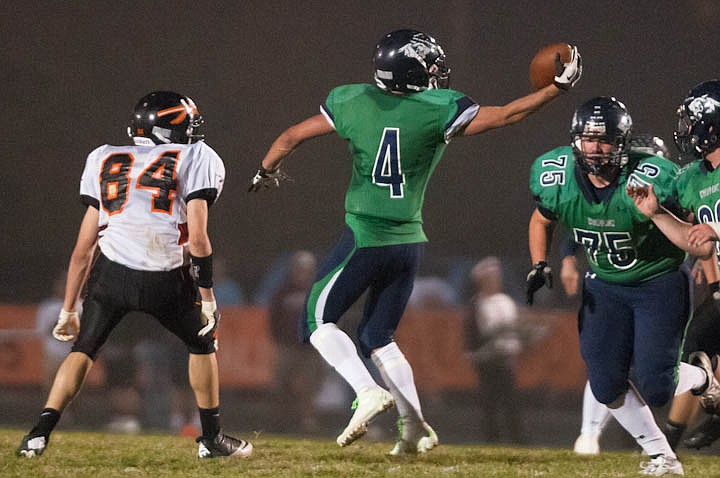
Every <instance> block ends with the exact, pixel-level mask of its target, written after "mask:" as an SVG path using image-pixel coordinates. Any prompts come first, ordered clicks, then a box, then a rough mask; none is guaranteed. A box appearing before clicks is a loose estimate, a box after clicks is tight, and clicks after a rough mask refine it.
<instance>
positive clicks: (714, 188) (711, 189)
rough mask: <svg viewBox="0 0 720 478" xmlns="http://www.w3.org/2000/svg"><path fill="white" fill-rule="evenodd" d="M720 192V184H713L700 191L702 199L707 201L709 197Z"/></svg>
mask: <svg viewBox="0 0 720 478" xmlns="http://www.w3.org/2000/svg"><path fill="white" fill-rule="evenodd" d="M719 190H720V184H713V185H712V186H710V187H709V188H705V189H701V190H700V197H701V198H702V199H705V198H706V197H708V196H709V195H711V194H715V193H716V192H718V191H719Z"/></svg>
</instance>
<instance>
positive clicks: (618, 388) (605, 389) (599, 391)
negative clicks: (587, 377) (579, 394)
mask: <svg viewBox="0 0 720 478" xmlns="http://www.w3.org/2000/svg"><path fill="white" fill-rule="evenodd" d="M590 388H591V389H592V392H593V395H594V396H595V398H596V399H597V401H598V402H600V403H602V404H603V405H607V406H608V407H610V406H611V405H612V406H613V407H614V408H617V407H619V406H620V405H622V401H620V402H618V399H622V397H624V396H625V392H627V389H628V382H627V379H626V380H624V381H622V382H618V383H615V384H613V383H611V382H610V381H605V382H603V383H598V381H595V382H590Z"/></svg>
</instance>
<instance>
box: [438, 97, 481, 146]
mask: <svg viewBox="0 0 720 478" xmlns="http://www.w3.org/2000/svg"><path fill="white" fill-rule="evenodd" d="M452 106H453V107H452V108H450V118H449V119H448V120H447V122H446V123H445V127H444V135H445V142H446V143H449V142H450V140H451V139H452V138H453V137H454V136H455V135H456V134H457V133H458V132H460V131H462V130H463V129H464V128H465V127H466V126H467V125H468V124H469V123H470V122H471V121H472V120H473V119H474V118H475V116H476V115H477V112H478V110H479V109H480V106H478V104H477V103H475V101H473V99H472V98H470V97H469V96H462V97H460V98H457V99H455V101H454V103H453V104H452Z"/></svg>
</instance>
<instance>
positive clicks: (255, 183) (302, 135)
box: [249, 114, 335, 191]
mask: <svg viewBox="0 0 720 478" xmlns="http://www.w3.org/2000/svg"><path fill="white" fill-rule="evenodd" d="M333 131H335V130H334V129H333V127H332V125H331V124H330V123H329V122H328V120H326V119H325V117H324V116H323V115H321V114H318V115H315V116H312V117H310V118H308V119H306V120H305V121H303V122H301V123H298V124H296V125H294V126H291V127H289V128H288V129H286V130H285V131H283V132H282V134H280V136H278V137H277V139H276V140H275V141H274V142H273V144H272V145H271V146H270V149H269V150H268V152H267V153H266V154H265V157H264V158H263V160H262V162H261V163H260V168H259V169H258V171H257V173H256V174H255V176H254V177H253V179H252V182H251V184H250V189H249V190H250V191H257V190H259V189H263V188H268V187H271V186H274V187H277V186H279V185H280V181H282V180H283V179H287V176H286V175H284V174H283V173H281V172H280V164H281V163H282V161H283V160H284V159H285V158H286V157H288V156H289V155H290V154H291V153H292V152H293V151H295V149H296V148H297V147H298V146H300V145H301V144H302V143H303V142H304V141H307V140H308V139H311V138H315V137H318V136H325V135H327V134H330V133H332V132H333Z"/></svg>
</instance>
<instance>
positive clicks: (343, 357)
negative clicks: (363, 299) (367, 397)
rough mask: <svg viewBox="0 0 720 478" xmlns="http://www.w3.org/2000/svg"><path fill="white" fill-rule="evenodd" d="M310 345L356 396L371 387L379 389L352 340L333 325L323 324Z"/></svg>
mask: <svg viewBox="0 0 720 478" xmlns="http://www.w3.org/2000/svg"><path fill="white" fill-rule="evenodd" d="M310 343H311V344H312V345H313V347H315V349H316V350H317V351H318V352H320V355H322V358H324V359H325V361H326V362H327V363H329V364H330V365H332V366H333V368H334V369H335V370H337V372H338V373H339V374H340V375H341V376H342V378H344V379H345V381H346V382H347V383H348V384H350V386H351V387H352V388H353V390H355V394H356V395H357V394H358V393H360V391H361V390H363V389H365V388H369V387H377V386H378V385H377V384H376V383H375V380H373V378H372V377H371V376H370V372H368V369H367V368H365V364H363V362H362V360H360V356H358V353H357V349H356V348H355V344H354V343H353V341H352V339H350V337H348V335H347V334H346V333H345V332H343V331H342V330H340V329H339V328H338V327H337V325H335V324H333V323H326V324H321V325H319V326H318V328H317V329H316V330H315V332H313V333H312V335H310Z"/></svg>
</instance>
